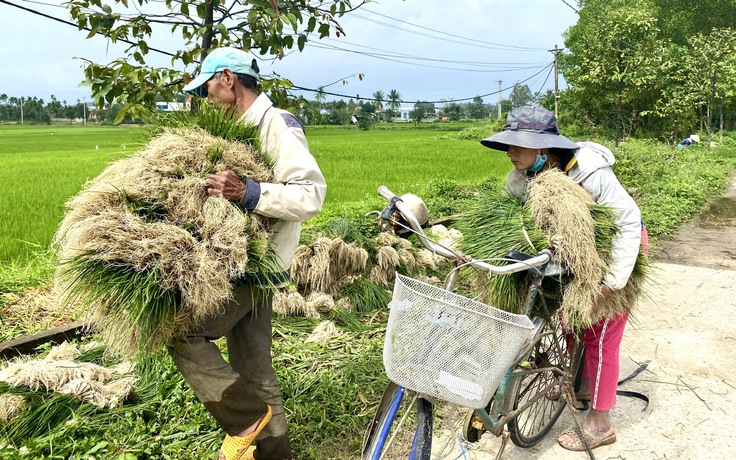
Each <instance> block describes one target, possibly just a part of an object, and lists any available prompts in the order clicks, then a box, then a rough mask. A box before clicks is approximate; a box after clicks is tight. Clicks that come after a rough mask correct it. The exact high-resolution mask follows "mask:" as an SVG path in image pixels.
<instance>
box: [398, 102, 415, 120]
mask: <svg viewBox="0 0 736 460" xmlns="http://www.w3.org/2000/svg"><path fill="white" fill-rule="evenodd" d="M413 110H414V104H412V105H404V104H402V105H400V106H399V110H398V115H399V116H398V118H399V120H401V121H410V120H411V116H409V114H410V113H411V112H412V111H413Z"/></svg>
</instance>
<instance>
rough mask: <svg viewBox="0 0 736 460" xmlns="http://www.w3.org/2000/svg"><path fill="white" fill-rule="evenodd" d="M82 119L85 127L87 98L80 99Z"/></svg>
mask: <svg viewBox="0 0 736 460" xmlns="http://www.w3.org/2000/svg"><path fill="white" fill-rule="evenodd" d="M82 119H83V120H84V126H87V98H86V97H84V98H82Z"/></svg>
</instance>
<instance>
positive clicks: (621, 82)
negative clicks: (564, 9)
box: [561, 0, 736, 144]
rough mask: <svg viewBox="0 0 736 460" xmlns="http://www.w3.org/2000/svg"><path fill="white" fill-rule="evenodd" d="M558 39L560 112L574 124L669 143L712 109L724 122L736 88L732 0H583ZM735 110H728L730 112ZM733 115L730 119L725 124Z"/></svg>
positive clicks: (735, 12)
mask: <svg viewBox="0 0 736 460" xmlns="http://www.w3.org/2000/svg"><path fill="white" fill-rule="evenodd" d="M580 4H581V9H580V13H579V14H580V17H579V20H578V22H577V24H575V25H574V26H572V27H570V28H569V29H568V30H567V32H566V34H565V46H566V48H567V51H566V52H565V53H564V54H562V55H561V68H562V71H563V73H564V76H565V80H566V81H567V83H568V84H569V85H570V91H568V92H566V100H565V101H564V102H563V106H567V108H568V109H569V108H570V107H575V112H570V111H569V110H564V109H563V112H564V113H565V116H570V117H572V118H573V119H574V120H567V122H570V121H572V122H574V123H575V124H576V125H578V126H587V125H594V126H599V127H602V128H604V129H606V128H610V129H615V131H616V138H617V140H618V139H620V138H621V137H622V136H626V135H635V134H637V133H639V132H644V133H650V134H654V135H656V136H657V137H660V138H664V139H666V140H668V141H670V142H672V143H673V144H674V143H676V140H679V138H680V137H681V136H683V135H685V134H686V133H687V134H689V132H692V131H694V130H696V129H698V127H699V126H701V124H702V126H704V127H705V129H706V130H708V131H709V132H710V130H711V122H712V121H711V120H712V118H713V116H714V115H715V112H716V111H719V113H720V114H721V115H722V116H721V120H722V123H723V120H724V115H723V114H724V111H725V119H728V112H729V104H732V102H733V101H732V100H731V99H732V98H731V91H730V88H733V87H734V86H736V72H734V68H735V67H736V65H735V64H734V55H735V54H736V53H734V50H735V49H736V45H734V43H735V39H734V34H733V27H734V25H736V5H735V4H734V2H733V1H731V0H705V1H703V2H698V4H697V8H694V7H693V4H692V2H689V1H685V0H584V1H581V2H580ZM734 109H736V107H733V106H731V107H730V112H734ZM733 118H734V117H733V116H732V117H731V119H733Z"/></svg>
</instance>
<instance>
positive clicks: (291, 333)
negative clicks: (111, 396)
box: [0, 124, 736, 460]
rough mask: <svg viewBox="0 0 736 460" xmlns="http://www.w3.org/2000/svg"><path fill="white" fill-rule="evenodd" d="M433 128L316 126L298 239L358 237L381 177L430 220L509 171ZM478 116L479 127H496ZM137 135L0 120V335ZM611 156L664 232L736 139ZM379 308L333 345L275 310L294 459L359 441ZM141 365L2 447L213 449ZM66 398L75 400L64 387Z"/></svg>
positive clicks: (184, 395) (179, 391) (643, 144)
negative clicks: (323, 196)
mask: <svg viewBox="0 0 736 460" xmlns="http://www.w3.org/2000/svg"><path fill="white" fill-rule="evenodd" d="M430 126H432V128H430ZM430 126H427V127H423V129H412V128H411V127H410V126H407V125H399V126H397V129H396V130H389V129H374V130H370V131H361V130H359V129H357V128H350V129H347V128H343V127H338V128H335V127H329V128H322V127H308V131H307V135H308V138H309V142H310V147H311V149H312V151H313V152H314V154H315V156H316V157H317V159H318V161H319V163H320V165H321V167H322V169H323V170H324V172H325V175H326V176H327V181H328V184H329V190H328V202H327V205H326V208H325V210H324V211H323V213H322V214H321V215H320V216H319V217H317V218H315V219H313V220H311V221H309V222H307V224H306V225H305V232H304V236H303V237H304V238H309V237H310V236H311V235H314V234H316V232H318V231H321V229H324V228H326V227H327V226H328V225H335V224H334V221H335V220H336V219H338V218H346V219H347V220H349V221H350V223H351V224H356V227H357V228H359V229H360V234H354V235H352V239H353V240H360V239H361V237H362V236H361V235H363V236H365V235H368V234H370V232H372V231H375V228H374V227H375V226H374V224H373V218H366V217H363V215H364V213H366V212H367V211H370V210H373V209H379V208H380V207H381V206H382V201H381V199H380V198H378V197H377V195H376V192H375V191H376V188H377V186H378V185H380V184H385V185H387V186H389V187H390V188H391V189H393V191H395V192H397V193H407V192H412V193H416V194H418V195H420V196H422V197H423V198H425V201H426V202H427V203H428V204H429V207H430V210H431V218H432V219H435V218H439V217H442V216H448V215H453V214H455V213H456V212H457V211H458V210H459V209H461V207H462V205H463V203H464V202H466V201H468V200H470V199H472V198H473V197H474V196H475V194H476V193H477V192H479V191H483V190H487V189H491V188H495V187H498V186H499V184H500V183H502V180H503V178H504V176H505V173H506V171H507V170H508V168H509V165H508V160H507V159H506V158H505V156H504V155H503V154H498V153H497V152H493V151H490V150H488V149H485V148H483V147H482V146H480V145H479V144H478V142H477V139H478V137H479V136H473V135H469V134H467V133H466V137H467V139H461V138H460V133H459V132H456V131H458V130H459V125H455V124H453V126H452V128H451V129H452V130H453V131H439V130H436V129H433V128H436V127H437V126H441V125H439V124H438V125H435V124H431V125H430ZM474 126H475V128H476V129H477V131H475V132H477V133H478V134H479V135H480V136H483V135H485V133H490V132H493V131H494V128H492V127H490V126H489V127H487V128H486V127H483V126H480V125H478V124H475V125H474ZM143 134H144V132H143V131H142V130H139V129H134V128H128V129H118V128H75V127H64V128H60V127H34V128H27V127H19V126H17V127H0V137H2V140H3V145H4V147H5V150H4V151H3V152H2V153H0V174H2V175H3V176H2V177H3V180H4V183H5V184H6V191H5V193H4V194H3V196H1V197H0V215H1V216H2V218H1V219H0V226H2V232H0V249H2V251H1V252H0V260H2V268H0V317H1V318H2V321H3V322H2V334H0V340H7V339H10V338H14V337H18V336H19V335H22V334H26V333H29V332H35V331H37V330H38V328H40V327H42V326H40V324H42V323H40V322H39V318H38V317H36V316H34V317H30V316H29V315H26V317H23V315H22V312H19V311H18V310H17V308H16V306H15V302H16V301H15V300H14V298H13V293H17V292H18V291H20V290H22V289H24V288H28V287H37V286H45V285H47V284H48V283H49V281H50V277H51V274H52V273H53V270H54V269H55V268H56V266H55V256H54V254H51V253H48V252H46V251H44V249H45V248H46V246H47V245H48V242H49V241H50V238H51V236H52V234H53V232H54V231H55V230H56V226H57V225H58V223H59V221H60V220H61V215H62V204H63V203H64V202H65V201H66V200H67V199H68V197H70V196H72V195H73V194H74V193H76V192H77V191H79V189H80V188H81V186H82V184H83V183H84V182H85V181H86V180H88V179H91V178H93V177H94V176H96V175H97V174H98V173H99V172H100V171H101V170H102V169H103V168H104V167H105V166H106V165H107V163H109V162H110V161H112V160H115V159H118V158H120V157H121V156H123V155H125V154H126V153H129V152H131V151H132V150H133V149H135V148H136V147H137V146H139V145H140V143H141V142H143V141H144V139H143ZM599 141H600V140H599ZM602 143H604V144H607V145H610V144H611V143H610V141H603V142H602ZM96 145H99V150H97V149H96V148H95V146H96ZM123 145H125V148H123ZM616 156H617V163H616V165H615V169H616V171H617V174H618V175H619V177H620V178H621V180H622V182H623V183H624V185H625V186H626V187H627V188H628V189H629V190H630V191H631V192H632V194H633V195H634V196H635V197H636V199H637V200H638V202H639V203H640V205H641V208H642V211H643V213H644V219H645V222H646V223H647V226H648V227H649V229H650V231H651V233H652V235H653V236H655V237H656V236H660V237H662V236H666V235H668V234H670V233H671V232H672V231H673V230H674V229H675V228H676V227H677V225H678V224H680V223H681V222H682V221H683V220H684V219H686V218H687V217H689V216H690V215H692V214H693V213H695V212H696V211H697V210H698V209H699V208H700V207H701V206H702V205H703V204H704V202H705V200H706V199H707V197H708V196H710V195H712V194H714V193H718V191H719V190H721V188H722V187H723V185H724V183H725V180H726V178H727V177H728V176H729V175H730V174H731V173H732V172H733V171H734V170H736V138H732V137H729V136H727V137H726V138H725V139H724V142H723V144H722V145H721V146H719V147H718V148H714V149H713V150H712V152H710V153H709V152H708V151H707V149H706V148H705V147H704V146H700V145H695V146H691V147H687V148H685V149H681V150H678V149H671V148H670V147H668V146H667V145H665V144H662V143H656V142H653V141H643V140H629V141H627V142H624V143H622V144H621V146H620V150H619V151H618V152H617V153H616ZM59 159H63V161H59ZM29 201H32V204H28V202H29ZM338 230H339V229H337V230H335V231H338ZM19 240H24V241H30V242H32V243H33V244H28V243H21V242H19ZM353 291H354V292H351V293H349V294H351V295H355V296H359V297H368V296H371V297H376V298H380V296H381V293H380V292H373V291H370V292H368V291H366V290H365V289H362V287H361V286H354V287H353ZM385 319H386V318H385V311H381V310H379V311H373V312H369V313H366V314H365V316H364V317H362V318H361V320H362V321H361V322H362V324H361V328H360V330H359V331H356V330H349V329H348V328H344V327H341V328H340V331H341V333H342V335H341V336H340V337H338V338H337V339H336V340H335V341H334V343H332V344H328V345H323V344H317V343H305V340H306V338H307V337H308V336H309V334H310V332H311V331H312V330H313V329H314V327H315V326H316V325H317V324H318V321H319V320H317V319H314V318H285V319H284V318H279V319H278V320H276V321H275V323H274V324H275V326H274V339H275V340H274V352H273V354H274V362H275V365H276V369H277V373H278V376H279V379H280V382H281V387H282V392H283V395H284V402H285V407H286V410H287V418H288V420H289V423H290V430H291V434H292V436H293V446H294V449H295V452H298V455H299V458H349V457H351V456H354V455H355V452H357V451H358V450H359V447H360V441H361V440H362V434H363V430H364V428H365V427H366V426H367V424H368V423H369V421H370V420H371V418H372V415H373V410H374V409H375V406H376V404H377V403H378V401H379V399H380V392H381V391H382V390H383V388H384V386H385V384H386V382H387V380H386V377H385V375H384V373H383V367H382V363H381V347H382V343H383V333H384V328H385ZM138 374H139V375H140V376H141V378H142V379H144V382H143V383H145V382H146V381H148V380H146V379H154V381H155V384H156V388H155V391H152V392H150V393H146V396H145V397H144V398H139V399H135V400H133V401H131V402H130V403H128V404H127V405H124V406H121V407H119V408H115V409H112V410H92V411H86V409H85V410H78V411H77V412H76V414H77V415H76V416H75V417H73V418H72V419H71V421H70V422H68V423H66V422H65V423H61V424H60V425H58V426H57V429H55V430H54V431H52V432H49V433H46V434H45V435H42V436H41V437H35V438H24V439H23V440H22V441H20V442H19V443H18V444H16V445H15V446H13V445H7V444H8V434H7V433H5V432H4V431H3V430H2V429H0V445H4V447H0V459H18V458H29V459H30V458H49V459H54V458H58V459H79V460H81V459H88V458H111V459H118V460H128V459H144V458H168V459H184V460H186V459H207V458H210V457H212V455H213V453H214V452H215V451H216V449H217V447H218V446H219V442H220V440H221V434H220V432H219V431H218V430H217V426H216V424H215V422H214V420H213V419H212V417H211V416H210V415H209V414H208V413H207V412H206V410H205V409H204V406H202V405H201V404H200V403H199V402H198V401H197V400H196V398H195V397H194V395H193V394H192V392H191V391H190V390H189V389H188V386H187V385H186V383H185V382H184V381H183V379H182V378H181V376H180V375H179V373H178V372H177V371H176V369H175V367H174V365H173V363H172V362H171V359H170V358H169V357H168V356H166V355H163V354H162V355H157V356H155V357H154V358H152V359H151V360H149V361H142V362H141V363H140V364H139V371H138ZM154 376H155V377H154ZM142 385H143V384H142ZM142 388H146V386H145V385H143V386H142ZM59 404H65V405H68V404H69V401H68V399H60V400H59ZM59 410H60V411H63V410H64V407H59ZM54 413H55V414H57V412H54ZM59 413H62V412H59ZM20 446H23V447H24V448H25V449H24V450H23V451H22V452H21V451H19V450H18V447H20Z"/></svg>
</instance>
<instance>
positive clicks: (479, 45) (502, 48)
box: [353, 13, 541, 52]
mask: <svg viewBox="0 0 736 460" xmlns="http://www.w3.org/2000/svg"><path fill="white" fill-rule="evenodd" d="M353 16H355V17H358V18H361V19H363V20H366V21H369V22H373V23H375V24H379V25H382V26H386V27H389V28H391V29H394V27H392V26H391V25H390V24H386V23H385V22H381V21H376V20H375V19H370V18H366V17H365V16H361V15H359V14H356V13H353ZM396 20H397V21H399V20H398V19H396ZM415 27H420V26H415ZM402 32H407V33H410V34H414V35H419V36H422V37H427V38H433V39H435V40H442V41H443V42H446V43H447V42H449V43H458V44H460V45H463V46H474V47H476V48H485V49H493V50H497V51H514V52H519V51H540V50H541V48H540V49H536V48H521V47H519V48H511V47H509V46H507V45H501V46H499V45H484V43H485V42H479V41H477V40H472V39H470V38H464V37H463V38H462V40H472V41H471V42H468V41H459V40H448V39H446V38H441V37H437V36H434V35H430V34H426V33H422V32H419V31H416V30H406V29H404V30H402ZM443 33H444V32H443Z"/></svg>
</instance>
